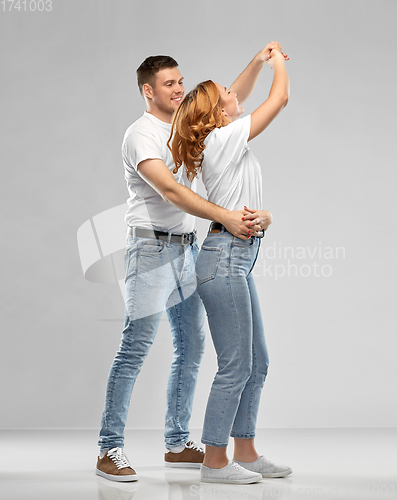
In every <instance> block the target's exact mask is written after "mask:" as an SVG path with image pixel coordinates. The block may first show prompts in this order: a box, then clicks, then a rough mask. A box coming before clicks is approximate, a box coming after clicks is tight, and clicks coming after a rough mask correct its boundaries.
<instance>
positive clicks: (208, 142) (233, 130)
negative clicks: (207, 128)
mask: <svg viewBox="0 0 397 500" xmlns="http://www.w3.org/2000/svg"><path fill="white" fill-rule="evenodd" d="M250 129H251V115H248V116H245V117H244V118H241V119H238V120H235V121H234V122H232V123H230V124H229V125H226V126H225V127H221V128H216V129H214V130H212V131H211V132H210V133H209V134H208V136H207V137H206V139H205V141H204V144H205V149H204V160H203V163H202V179H203V183H204V186H205V189H206V190H207V196H208V200H209V201H210V202H212V203H215V204H216V205H219V206H221V207H224V208H227V209H228V210H240V209H243V208H244V205H246V206H247V207H248V208H256V209H258V210H260V209H261V207H262V173H261V168H260V165H259V162H258V160H257V159H256V158H255V156H254V154H253V153H252V151H251V150H250V148H249V146H248V137H249V134H250Z"/></svg>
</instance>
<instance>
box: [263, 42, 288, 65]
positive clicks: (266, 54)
mask: <svg viewBox="0 0 397 500" xmlns="http://www.w3.org/2000/svg"><path fill="white" fill-rule="evenodd" d="M273 50H274V51H275V52H280V53H281V54H282V56H283V58H284V60H285V61H289V57H288V55H287V54H286V53H285V52H283V49H282V47H281V45H280V44H279V43H278V42H270V43H268V44H267V45H266V47H265V48H264V49H262V50H261V51H260V52H259V57H260V58H261V59H262V61H264V62H266V61H268V60H269V59H271V58H272V51H273ZM273 55H274V54H273Z"/></svg>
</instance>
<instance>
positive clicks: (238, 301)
mask: <svg viewBox="0 0 397 500" xmlns="http://www.w3.org/2000/svg"><path fill="white" fill-rule="evenodd" d="M259 247H260V239H258V238H250V239H249V240H246V241H243V240H240V239H238V238H235V237H233V235H232V234H230V233H229V232H227V231H226V230H224V229H223V228H222V229H221V231H220V232H219V233H208V235H207V238H206V239H205V240H204V242H203V245H202V247H201V250H200V253H199V256H198V259H197V262H196V276H197V283H198V285H197V290H198V292H199V295H200V297H201V299H202V300H203V302H204V306H205V308H206V311H207V316H208V323H209V326H210V330H211V336H212V340H213V342H214V346H215V350H216V353H217V358H218V372H217V374H216V376H215V379H214V381H213V384H212V388H211V392H210V395H209V398H208V403H207V410H206V414H205V420H204V428H203V435H202V439H201V441H202V442H203V443H204V444H207V445H211V446H222V447H225V446H227V444H228V440H229V436H232V437H235V438H245V439H250V438H253V437H255V427H256V420H257V415H258V408H259V401H260V396H261V391H262V387H263V384H264V382H265V379H266V375H267V370H268V365H269V358H268V352H267V348H266V342H265V336H264V330H263V323H262V317H261V311H260V304H259V298H258V294H257V291H256V287H255V283H254V279H253V276H252V274H251V271H252V269H253V267H254V264H255V261H256V259H257V256H258V252H259Z"/></svg>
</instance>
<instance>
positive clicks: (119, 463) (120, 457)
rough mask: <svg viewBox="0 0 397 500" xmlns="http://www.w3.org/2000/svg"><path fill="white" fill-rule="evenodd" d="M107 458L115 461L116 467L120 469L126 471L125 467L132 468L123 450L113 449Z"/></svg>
mask: <svg viewBox="0 0 397 500" xmlns="http://www.w3.org/2000/svg"><path fill="white" fill-rule="evenodd" d="M107 456H108V457H109V458H110V459H112V460H113V462H114V464H115V466H116V467H117V468H118V469H124V467H131V464H130V463H129V461H128V458H127V457H126V456H125V455H124V451H123V449H122V448H112V449H111V450H109V451H108V452H107Z"/></svg>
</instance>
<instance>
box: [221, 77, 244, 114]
mask: <svg viewBox="0 0 397 500" xmlns="http://www.w3.org/2000/svg"><path fill="white" fill-rule="evenodd" d="M215 85H216V86H217V87H218V90H219V95H220V97H221V106H222V113H223V114H224V115H225V116H226V117H227V118H229V120H230V121H231V122H233V121H234V120H237V118H238V117H239V116H240V115H241V114H242V113H243V112H244V108H243V107H242V106H240V103H239V102H238V100H237V94H236V93H235V92H229V91H228V90H226V87H222V85H219V83H216V84H215Z"/></svg>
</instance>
